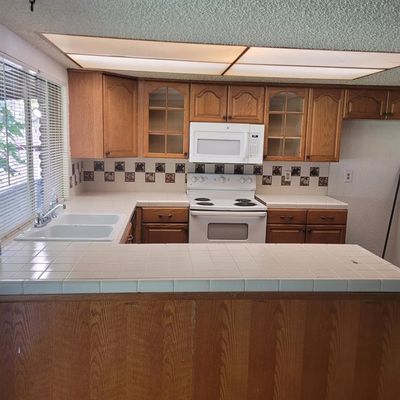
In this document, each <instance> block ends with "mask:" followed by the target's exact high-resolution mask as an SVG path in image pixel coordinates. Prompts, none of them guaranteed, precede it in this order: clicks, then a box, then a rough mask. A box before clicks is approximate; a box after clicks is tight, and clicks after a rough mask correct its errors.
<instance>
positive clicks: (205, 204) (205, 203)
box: [197, 201, 214, 206]
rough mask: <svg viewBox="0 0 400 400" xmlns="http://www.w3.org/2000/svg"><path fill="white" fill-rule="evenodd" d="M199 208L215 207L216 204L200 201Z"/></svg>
mask: <svg viewBox="0 0 400 400" xmlns="http://www.w3.org/2000/svg"><path fill="white" fill-rule="evenodd" d="M197 204H198V205H199V206H213V205H214V203H211V202H210V201H200V202H198V203H197Z"/></svg>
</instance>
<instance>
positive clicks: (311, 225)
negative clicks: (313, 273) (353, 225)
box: [266, 209, 347, 244]
mask: <svg viewBox="0 0 400 400" xmlns="http://www.w3.org/2000/svg"><path fill="white" fill-rule="evenodd" d="M267 221H268V222H267V240H266V241H267V243H332V244H341V243H345V239H346V224H347V210H341V209H340V210H339V209H338V210H336V209H335V210H331V209H272V210H268V219H267Z"/></svg>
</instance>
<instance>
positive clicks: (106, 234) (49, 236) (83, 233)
mask: <svg viewBox="0 0 400 400" xmlns="http://www.w3.org/2000/svg"><path fill="white" fill-rule="evenodd" d="M121 220H122V218H121V215H118V214H61V215H60V216H58V217H57V218H55V219H54V220H53V221H51V222H50V223H49V224H48V225H46V226H44V227H42V228H30V229H28V230H27V231H25V232H24V233H22V234H21V235H19V236H18V237H17V238H16V240H37V241H48V240H51V241H57V240H58V241H61V240H65V241H90V242H91V241H103V242H111V241H113V240H115V238H116V235H117V233H118V227H119V226H120V224H121Z"/></svg>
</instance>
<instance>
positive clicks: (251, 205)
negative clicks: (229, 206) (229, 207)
mask: <svg viewBox="0 0 400 400" xmlns="http://www.w3.org/2000/svg"><path fill="white" fill-rule="evenodd" d="M234 205H235V206H238V207H254V206H255V205H257V204H256V203H252V202H251V201H250V202H248V201H245V202H242V203H235V204H234Z"/></svg>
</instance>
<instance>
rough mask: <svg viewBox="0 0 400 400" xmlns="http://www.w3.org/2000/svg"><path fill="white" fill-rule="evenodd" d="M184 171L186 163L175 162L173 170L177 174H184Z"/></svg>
mask: <svg viewBox="0 0 400 400" xmlns="http://www.w3.org/2000/svg"><path fill="white" fill-rule="evenodd" d="M185 171H186V165H185V164H184V163H176V164H175V172H176V173H177V174H184V173H185Z"/></svg>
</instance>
